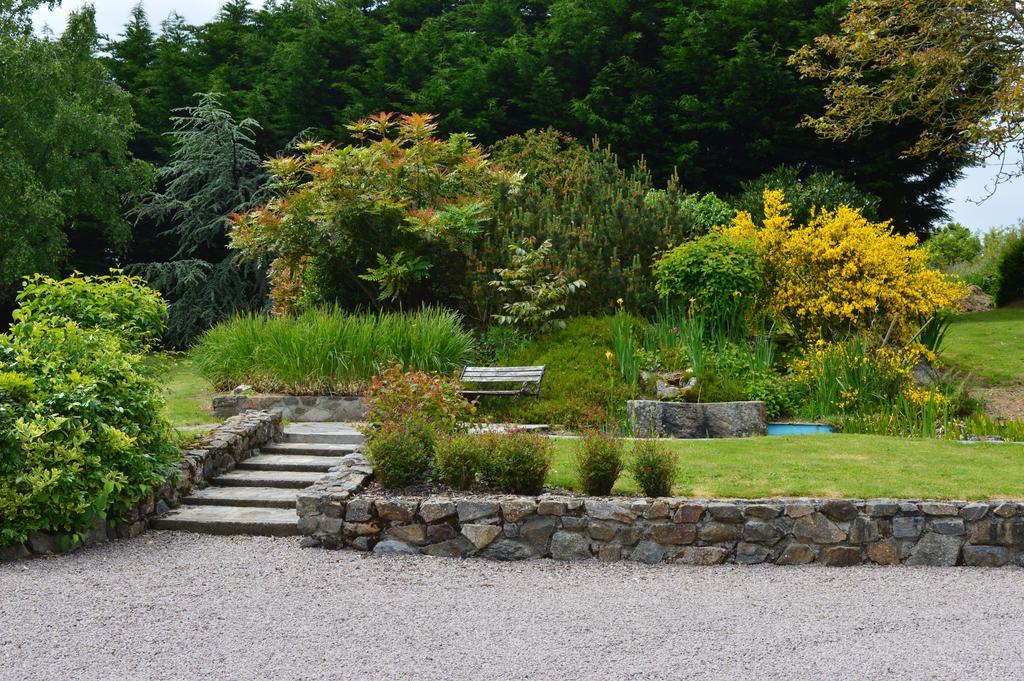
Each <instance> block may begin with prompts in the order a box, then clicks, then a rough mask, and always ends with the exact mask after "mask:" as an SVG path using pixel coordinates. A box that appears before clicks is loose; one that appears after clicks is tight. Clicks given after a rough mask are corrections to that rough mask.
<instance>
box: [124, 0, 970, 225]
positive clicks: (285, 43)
mask: <svg viewBox="0 0 1024 681" xmlns="http://www.w3.org/2000/svg"><path fill="white" fill-rule="evenodd" d="M845 9H846V2H845V0H733V1H730V2H723V1H722V0H687V1H686V2H676V1H674V0H636V1H634V2H628V3H623V2H620V1H618V0H540V1H533V2H525V1H523V0H476V1H472V2H469V1H464V0H462V1H460V0H390V1H388V2H375V3H371V2H366V1H365V0H274V1H273V2H268V3H267V4H266V5H265V6H264V7H262V8H260V9H252V8H251V7H249V6H248V4H247V3H246V2H245V1H244V0H231V1H230V2H228V3H227V4H225V5H224V6H223V8H222V10H221V12H220V13H219V14H218V15H217V17H216V18H215V19H214V20H213V21H211V22H210V23H208V24H206V25H203V26H197V27H190V26H186V25H185V24H184V23H183V22H181V21H180V19H175V18H171V19H169V20H168V21H167V22H165V23H164V25H163V28H162V30H161V32H160V35H159V36H157V37H156V39H155V43H154V45H153V49H152V50H151V51H150V50H148V49H143V48H144V46H145V45H146V41H145V40H144V37H145V36H144V34H143V33H141V32H140V31H139V30H138V29H136V28H134V25H135V24H136V23H137V19H138V17H137V16H135V15H133V17H132V19H131V21H130V23H129V28H128V29H126V31H125V33H124V36H123V37H122V38H120V39H118V40H116V41H114V42H113V43H112V44H111V46H110V53H111V59H112V60H113V61H114V62H116V63H118V67H117V68H116V69H115V73H117V74H118V78H119V81H120V82H122V84H123V85H124V86H125V87H127V88H129V89H131V90H132V91H133V92H136V90H137V89H138V88H139V87H146V88H151V89H150V90H148V91H146V92H147V93H148V95H147V96H146V102H147V104H148V103H152V107H148V106H146V107H139V108H140V112H139V118H140V121H141V124H142V130H141V131H140V138H143V139H147V140H152V139H159V137H158V135H159V132H160V131H162V130H164V129H165V128H166V119H167V116H168V115H169V112H170V110H171V109H172V108H174V107H179V106H184V104H185V101H184V98H187V97H188V96H189V95H191V93H192V92H197V91H208V90H217V91H220V92H222V93H223V94H224V103H225V105H226V106H227V107H228V108H230V109H231V110H233V111H236V112H238V113H239V114H240V115H243V116H251V117H254V118H257V119H258V120H261V121H263V122H264V123H265V128H264V129H263V130H262V132H261V133H260V134H259V135H258V137H257V145H258V148H259V150H260V152H261V153H266V152H270V151H272V150H274V149H278V148H281V146H282V145H283V144H284V143H286V142H287V140H289V139H290V138H291V137H292V136H293V135H295V134H296V133H297V132H298V131H300V130H303V129H306V128H312V129H313V130H315V132H316V134H317V135H318V136H321V137H324V138H327V139H336V140H339V141H347V133H346V131H345V129H344V125H345V124H346V123H347V122H349V121H351V120H354V119H356V118H359V117H361V116H364V115H367V114H369V113H373V112H376V111H381V110H398V111H413V110H418V111H432V112H435V113H437V114H438V115H439V122H440V126H441V131H442V132H443V133H452V132H458V131H469V132H472V133H473V134H475V135H476V136H477V139H478V140H480V141H481V142H484V143H488V144H489V143H493V142H495V141H497V140H499V139H501V138H503V137H506V136H508V135H511V134H517V133H521V132H523V131H525V130H528V129H530V128H544V127H549V126H550V127H554V128H557V129H559V130H563V131H565V132H567V133H570V134H572V135H574V136H575V137H577V138H579V139H583V140H589V139H590V138H592V137H594V136H599V137H600V138H601V140H602V141H603V142H605V143H607V144H609V145H610V146H611V147H612V148H613V149H614V150H615V151H616V153H618V154H619V155H620V156H621V157H622V159H623V161H624V162H625V163H627V164H629V163H632V162H635V161H637V160H639V159H640V158H641V157H643V158H644V159H645V160H646V163H647V165H648V166H649V167H650V169H651V171H652V173H653V174H654V176H655V178H656V179H658V180H659V181H661V182H664V181H665V180H667V179H668V177H669V176H670V175H671V174H672V172H673V170H674V169H676V170H678V172H679V175H680V179H681V182H682V185H683V186H684V187H686V188H687V189H690V190H699V191H709V190H710V191H716V192H718V193H720V194H724V193H733V192H738V191H740V190H741V189H742V186H743V183H744V182H747V181H750V180H752V179H754V178H756V177H758V176H760V175H761V174H763V173H764V172H766V171H768V170H770V169H772V168H775V167H777V166H779V165H787V166H792V167H798V168H800V169H801V171H802V172H804V173H805V174H810V173H813V172H816V171H826V172H828V171H831V172H835V173H838V174H839V175H840V176H842V177H843V178H845V179H847V180H851V181H854V182H856V183H857V185H858V186H860V187H861V188H862V189H863V190H865V191H867V192H870V193H871V194H874V195H876V196H878V197H879V198H880V200H881V203H880V205H879V215H880V216H881V217H883V218H893V219H895V222H896V225H897V227H898V228H900V229H914V230H916V231H919V232H924V231H926V230H927V229H928V228H929V226H930V224H931V223H932V222H933V221H934V220H936V219H937V218H939V217H941V216H942V215H943V198H942V191H943V189H944V188H945V187H946V186H948V184H949V183H950V182H951V181H953V180H955V179H956V177H957V176H958V172H959V170H960V168H961V167H962V161H958V160H950V159H944V158H935V157H925V158H909V157H903V156H901V150H903V149H905V148H906V146H907V144H908V143H909V142H911V141H913V140H915V139H917V137H918V135H919V134H920V132H921V128H920V125H918V124H916V123H915V122H914V121H904V122H902V123H900V124H899V125H898V126H896V125H890V126H887V127H886V126H882V127H879V128H878V129H877V130H875V131H874V133H873V135H872V136H871V137H870V138H867V139H863V140H847V141H844V142H841V143H835V142H832V141H828V140H823V139H820V138H818V137H817V136H816V135H815V134H814V132H813V131H812V130H810V129H807V128H803V127H800V126H799V125H798V124H799V123H800V121H801V120H803V119H804V118H805V117H806V116H808V115H812V116H813V115H818V114H820V113H821V112H822V111H823V110H824V106H825V98H824V94H823V92H822V87H821V84H820V83H818V82H815V81H812V80H806V79H805V80H801V79H800V76H799V73H798V72H797V71H796V70H795V68H794V67H792V66H791V65H789V64H788V63H787V60H788V59H789V56H790V55H791V54H792V52H793V51H794V50H795V49H797V48H798V47H800V46H801V45H803V44H805V43H807V42H808V41H810V40H812V39H813V38H814V37H815V36H817V35H821V34H824V33H828V32H830V31H834V30H836V29H837V27H838V26H839V21H840V19H841V17H842V15H843V13H844V12H845ZM129 29H130V30H129ZM139 73H143V74H148V76H141V77H140V76H139V75H138V74H139ZM137 83H145V85H143V86H139V85H137ZM136 94H137V93H136ZM137 96H138V94H137ZM152 146H153V147H154V149H155V152H154V153H155V154H156V156H157V157H162V158H166V156H167V154H168V152H169V149H167V148H166V144H159V143H157V144H152ZM138 148H139V149H140V153H146V152H145V151H143V150H144V148H145V145H143V144H142V143H140V144H139V145H138Z"/></svg>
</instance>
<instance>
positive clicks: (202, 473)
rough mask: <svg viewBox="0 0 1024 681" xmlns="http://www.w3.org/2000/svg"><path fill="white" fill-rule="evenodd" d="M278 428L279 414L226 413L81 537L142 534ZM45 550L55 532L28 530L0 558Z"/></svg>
mask: <svg viewBox="0 0 1024 681" xmlns="http://www.w3.org/2000/svg"><path fill="white" fill-rule="evenodd" d="M282 433H283V422H282V419H281V415H280V414H273V413H269V412H259V411H247V412H243V413H242V414H239V415H238V416H234V417H232V418H229V419H227V420H226V421H224V423H222V424H220V425H219V426H216V427H215V428H213V430H211V431H210V432H209V433H207V434H206V435H204V436H203V437H201V438H200V439H199V440H197V441H196V442H194V443H192V444H191V446H190V447H189V449H186V450H184V451H183V452H182V457H181V460H180V461H178V464H177V470H176V471H175V472H174V474H173V475H171V477H170V478H168V480H167V482H165V483H164V484H163V485H161V486H160V487H158V488H156V489H154V490H153V493H152V494H150V495H149V496H147V497H145V498H144V499H141V500H140V501H139V502H138V503H136V504H135V505H134V506H133V507H132V508H131V509H130V510H129V511H128V513H126V514H125V515H124V516H123V517H122V518H120V519H117V520H114V519H111V520H107V521H104V520H103V519H102V518H99V517H97V518H96V520H95V523H94V525H93V527H92V529H91V530H89V531H88V532H87V533H86V535H85V539H84V542H83V543H84V544H85V545H86V546H89V545H92V544H99V543H102V542H105V541H108V540H111V539H115V538H127V537H135V536H138V535H139V534H142V533H143V532H144V531H145V530H146V527H147V525H148V523H149V520H150V519H151V518H153V517H155V516H159V515H162V514H164V513H166V512H167V511H169V510H170V509H172V508H175V507H176V506H178V505H179V504H180V501H179V500H180V499H181V497H183V496H187V495H188V494H189V493H190V492H191V491H192V490H193V489H196V488H201V487H205V486H206V481H207V480H208V479H209V478H212V477H214V476H217V475H220V474H221V473H225V472H227V471H229V470H231V469H233V468H234V467H235V464H237V463H238V462H239V461H242V460H244V459H247V458H249V457H250V456H254V455H255V454H258V453H259V448H260V447H261V446H262V445H264V444H266V443H267V442H272V441H274V440H277V439H279V438H280V437H281V435H282ZM50 553H60V547H59V545H58V542H57V539H56V537H55V536H53V535H50V534H47V533H44V532H33V533H32V534H31V535H29V538H28V541H27V542H26V543H25V544H24V545H21V544H19V545H15V546H10V547H6V548H0V561H3V560H13V559H17V558H25V557H28V556H30V555H32V554H39V555H45V554H50Z"/></svg>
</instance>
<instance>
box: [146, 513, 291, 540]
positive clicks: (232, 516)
mask: <svg viewBox="0 0 1024 681" xmlns="http://www.w3.org/2000/svg"><path fill="white" fill-rule="evenodd" d="M153 527H154V528H156V529H158V530H179V531H183V532H196V533H201V534H249V535H256V536H261V537H293V536H295V535H297V534H299V525H298V516H296V515H295V510H294V509H281V508H244V507H239V506H182V507H181V508H179V509H177V510H174V511H171V512H170V513H168V514H167V515H165V516H164V517H162V518H158V519H156V520H154V521H153Z"/></svg>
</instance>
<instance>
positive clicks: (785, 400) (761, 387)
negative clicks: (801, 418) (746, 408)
mask: <svg viewBox="0 0 1024 681" xmlns="http://www.w3.org/2000/svg"><path fill="white" fill-rule="evenodd" d="M743 399H747V400H759V401H761V402H764V408H765V411H766V412H767V414H768V419H769V420H774V419H777V418H780V417H782V416H789V415H791V414H795V413H797V410H799V408H800V388H799V386H797V385H796V383H795V382H794V381H793V380H792V379H791V378H789V377H788V376H780V375H778V374H776V373H759V374H755V375H753V376H751V377H750V378H748V379H747V383H746V391H745V395H744V397H743Z"/></svg>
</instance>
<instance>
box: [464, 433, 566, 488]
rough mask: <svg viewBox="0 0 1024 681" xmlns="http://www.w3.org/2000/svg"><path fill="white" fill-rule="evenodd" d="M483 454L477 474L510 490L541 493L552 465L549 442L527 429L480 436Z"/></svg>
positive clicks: (490, 482)
mask: <svg viewBox="0 0 1024 681" xmlns="http://www.w3.org/2000/svg"><path fill="white" fill-rule="evenodd" d="M480 437H481V439H482V442H481V444H482V446H483V447H484V455H483V457H482V459H481V462H480V463H481V466H480V477H481V478H482V479H483V481H484V482H486V483H487V484H489V485H492V486H494V487H496V488H498V489H500V490H501V491H503V492H509V493H511V494H540V493H541V490H542V489H543V488H544V478H545V477H547V474H548V469H549V468H551V443H550V442H549V441H548V440H547V439H545V438H542V437H538V436H536V435H530V434H529V433H526V432H511V433H493V434H489V435H482V436H480Z"/></svg>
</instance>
